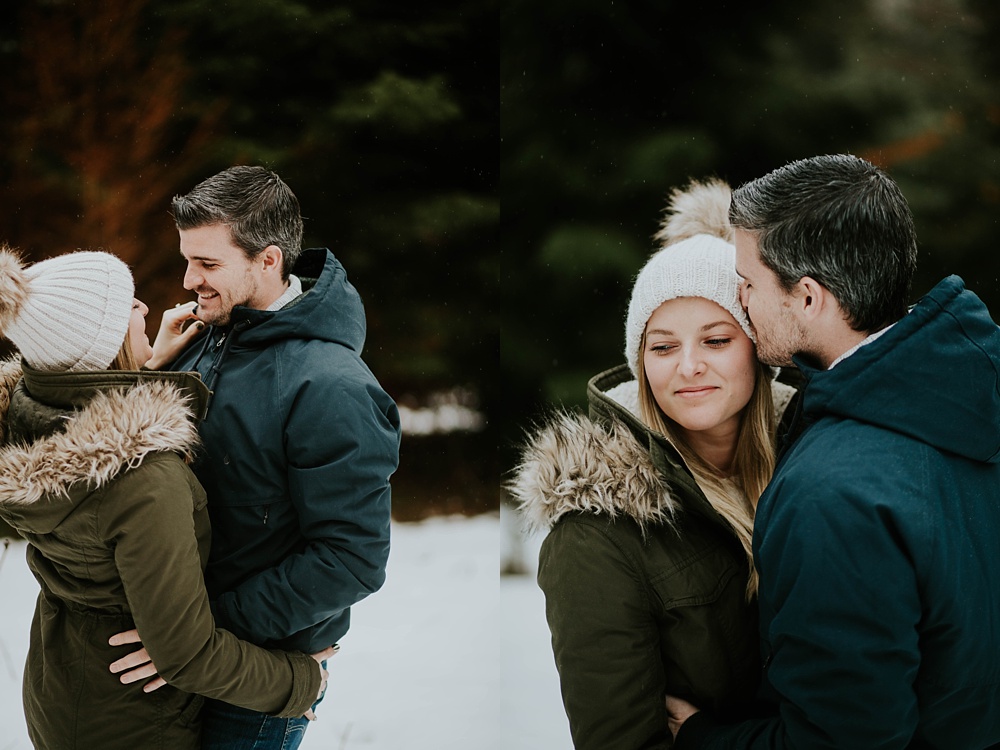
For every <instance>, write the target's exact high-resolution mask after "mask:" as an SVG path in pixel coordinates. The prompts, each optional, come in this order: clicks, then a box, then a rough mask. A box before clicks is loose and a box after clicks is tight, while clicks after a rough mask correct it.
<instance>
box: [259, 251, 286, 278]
mask: <svg viewBox="0 0 1000 750" xmlns="http://www.w3.org/2000/svg"><path fill="white" fill-rule="evenodd" d="M283 257H284V256H283V254H282V252H281V248H280V247H278V246H277V245H268V246H267V247H265V248H264V251H263V252H262V253H261V254H260V255H258V256H257V260H258V262H260V263H262V264H263V271H264V273H277V274H278V275H279V276H280V275H281V261H282V258H283Z"/></svg>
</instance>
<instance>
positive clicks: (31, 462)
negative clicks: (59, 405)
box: [0, 363, 198, 505]
mask: <svg viewBox="0 0 1000 750" xmlns="http://www.w3.org/2000/svg"><path fill="white" fill-rule="evenodd" d="M17 375H18V376H19V375H20V368H19V367H17ZM18 379H19V378H18V377H15V376H14V371H13V368H12V366H11V365H10V363H4V364H3V365H2V366H0V417H2V419H0V431H4V427H5V423H6V420H7V413H8V408H9V406H10V403H11V398H12V394H13V392H14V386H15V385H16V383H17V380H18ZM15 406H16V404H15ZM65 422H66V426H65V429H63V430H57V431H56V432H54V433H52V434H49V435H46V436H45V437H42V438H40V439H38V440H36V441H34V442H32V443H29V444H5V445H3V447H2V448H0V504H6V505H30V504H32V503H36V502H38V501H39V500H41V499H42V498H44V497H46V496H63V497H65V496H67V495H68V494H69V490H70V488H71V487H72V486H73V485H76V484H79V483H87V485H88V486H90V487H91V488H99V487H102V486H104V485H106V484H108V483H109V482H110V481H111V480H112V479H113V478H114V477H115V476H116V475H117V474H118V473H119V472H120V471H122V470H123V469H125V468H134V467H136V466H138V465H139V464H140V463H141V462H142V460H143V458H145V457H146V456H147V455H148V454H150V453H155V452H159V451H171V452H177V453H181V454H185V455H190V453H191V451H192V450H193V449H194V448H195V447H196V446H197V444H198V431H197V427H196V426H195V424H194V422H193V421H192V419H191V410H190V407H189V405H188V401H187V399H186V398H185V397H184V396H183V395H181V391H180V390H179V389H178V387H177V386H176V385H175V384H173V383H171V382H166V381H158V380H149V381H143V382H140V383H138V384H137V385H135V386H133V387H131V388H126V389H117V390H112V391H108V392H102V393H97V394H96V395H95V396H94V397H93V398H92V399H91V400H90V401H89V402H88V403H87V404H86V405H85V406H84V407H83V408H81V409H79V410H77V411H67V412H66V416H65Z"/></svg>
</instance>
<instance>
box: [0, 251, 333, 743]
mask: <svg viewBox="0 0 1000 750" xmlns="http://www.w3.org/2000/svg"><path fill="white" fill-rule="evenodd" d="M133 290H134V285H133V281H132V276H131V274H130V272H129V270H128V267H127V266H125V264H124V263H122V262H121V261H120V260H118V259H117V258H115V257H114V256H112V255H109V254H107V253H98V252H77V253H70V254H68V255H62V256H58V257H56V258H52V259H50V260H46V261H43V262H41V263H37V264H34V265H32V266H28V267H24V266H22V264H21V262H20V260H19V259H18V257H17V256H16V255H15V254H13V253H12V252H10V251H9V250H8V249H7V248H3V249H0V333H2V334H3V335H5V336H6V337H7V338H9V339H10V340H11V341H13V343H14V344H15V345H17V347H18V349H19V350H20V354H21V359H20V362H18V361H17V360H8V361H6V362H3V363H2V364H0V517H2V518H3V519H4V520H5V521H7V522H8V523H9V524H11V525H12V526H13V527H14V528H15V529H17V530H18V532H19V533H21V534H22V535H23V536H24V538H25V539H26V540H27V541H28V547H27V558H28V565H29V566H30V568H31V570H32V572H33V573H34V575H35V577H36V578H37V580H38V582H39V584H40V586H41V592H40V593H39V596H38V601H37V605H36V609H35V616H34V621H33V622H32V626H31V638H30V645H29V650H28V659H27V664H26V666H25V672H24V684H23V697H24V709H25V715H26V719H27V723H28V733H29V736H30V738H31V741H32V743H33V744H34V745H35V747H36V748H39V749H44V748H106V749H113V748H122V749H123V750H124V749H125V748H128V749H129V750H131V748H137V747H146V748H164V749H168V748H169V750H178V749H179V748H181V749H184V748H190V749H191V750H194V749H195V748H197V747H198V746H199V724H198V713H199V709H200V707H201V703H202V700H203V699H202V698H201V696H198V695H192V693H200V694H202V695H207V696H211V697H214V698H219V699H222V700H225V701H228V702H231V703H234V704H237V705H240V706H245V707H248V708H253V709H255V710H258V711H266V712H270V713H275V714H277V715H281V716H302V715H303V714H304V713H305V712H306V711H307V710H308V709H309V707H310V705H311V704H312V703H313V702H314V701H315V700H316V699H317V696H318V695H319V693H320V691H321V689H322V686H323V684H324V683H325V677H326V676H325V673H324V671H323V670H322V668H321V667H320V665H319V664H318V661H320V660H321V659H322V658H323V657H325V656H326V655H328V654H325V653H324V654H319V655H317V656H316V657H315V658H311V657H309V656H307V655H305V654H297V653H286V652H281V651H266V650H264V649H260V648H257V647H255V646H253V645H251V644H249V643H245V642H243V641H240V640H238V639H237V638H236V637H235V636H233V635H232V634H231V633H228V632H226V631H223V630H217V629H215V625H214V621H213V619H212V613H211V609H210V607H209V601H208V596H207V594H206V593H205V587H204V581H203V579H202V566H203V565H204V563H205V561H206V558H207V554H208V542H209V521H208V514H207V509H206V503H205V493H204V491H203V490H202V488H201V486H200V485H199V484H198V482H197V480H195V478H194V475H193V474H192V473H191V471H190V470H189V469H188V467H187V465H186V462H185V461H186V459H187V458H188V457H189V456H190V455H191V453H192V451H194V450H195V448H196V444H197V437H196V436H197V431H196V425H195V424H194V422H193V420H192V416H194V415H198V414H199V413H201V410H202V409H203V407H204V403H205V398H206V396H207V391H206V389H205V387H204V386H203V385H202V384H201V382H200V381H199V380H198V379H197V378H196V377H192V376H191V375H188V374H186V373H153V372H148V371H142V372H140V371H139V370H140V366H141V365H142V364H143V363H144V362H145V361H146V360H147V359H148V358H149V357H150V356H151V354H152V351H151V348H150V345H149V340H148V339H147V338H146V335H145V315H146V313H147V312H148V310H147V308H146V306H145V305H143V304H142V303H141V302H139V301H138V300H136V299H134V298H133ZM133 627H134V628H138V631H139V633H140V634H141V637H142V642H143V644H144V645H145V646H146V648H147V650H148V652H149V654H150V656H151V658H152V659H153V660H154V661H155V663H156V666H157V667H158V669H159V673H160V675H161V676H162V678H163V679H165V680H166V682H167V683H168V685H167V686H166V687H161V688H160V689H158V690H156V691H155V692H144V690H143V688H142V687H141V686H140V685H139V684H132V685H123V684H122V683H121V682H120V681H119V679H118V678H117V677H116V676H115V675H114V674H112V672H111V671H110V669H109V665H111V663H112V662H114V661H115V660H116V659H117V658H118V657H119V656H122V654H121V653H120V652H117V651H116V650H115V649H114V648H112V647H111V646H110V645H109V643H108V640H109V638H110V637H111V636H112V635H113V634H115V633H119V632H121V631H125V630H129V629H130V628H133ZM151 687H152V685H147V686H146V687H145V690H147V691H148V690H150V688H151Z"/></svg>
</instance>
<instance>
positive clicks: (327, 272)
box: [232, 248, 365, 354]
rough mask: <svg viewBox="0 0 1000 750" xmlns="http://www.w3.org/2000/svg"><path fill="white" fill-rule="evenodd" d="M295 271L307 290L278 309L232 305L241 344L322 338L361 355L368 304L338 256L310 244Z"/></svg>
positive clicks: (263, 343)
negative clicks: (365, 307) (349, 279)
mask: <svg viewBox="0 0 1000 750" xmlns="http://www.w3.org/2000/svg"><path fill="white" fill-rule="evenodd" d="M292 273H294V274H295V275H296V276H298V277H299V278H300V279H301V280H302V287H303V291H307V292H308V293H307V294H303V295H301V296H300V297H298V298H297V299H296V300H294V301H292V302H291V303H289V304H288V305H286V306H285V307H283V308H281V310H277V311H267V310H251V309H250V308H247V307H236V308H235V309H234V310H233V316H232V319H233V326H234V328H236V329H237V330H242V332H241V333H240V339H239V345H240V346H247V347H253V348H256V347H264V346H267V345H268V344H269V343H271V342H272V341H277V340H284V339H319V340H321V341H329V342H333V343H336V344H341V345H342V346H346V347H347V348H348V349H351V350H352V351H354V352H356V353H358V354H360V353H361V349H362V347H363V346H364V343H365V309H364V305H363V303H362V302H361V297H360V296H359V295H358V292H357V290H356V289H355V288H354V286H353V285H352V284H351V283H350V282H349V281H348V280H347V272H346V271H345V270H344V267H343V266H342V265H341V263H340V261H338V260H337V259H336V258H335V257H334V255H333V253H331V252H330V251H329V250H327V249H325V248H310V249H307V250H303V251H302V254H301V255H300V256H299V259H298V261H297V262H296V263H295V268H294V269H293V270H292Z"/></svg>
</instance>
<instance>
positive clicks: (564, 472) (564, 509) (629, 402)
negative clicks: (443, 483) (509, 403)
mask: <svg viewBox="0 0 1000 750" xmlns="http://www.w3.org/2000/svg"><path fill="white" fill-rule="evenodd" d="M794 393H795V389H794V388H793V387H791V386H789V385H785V384H784V383H779V382H777V381H772V383H771V395H772V397H773V398H774V405H775V411H776V412H777V415H778V417H779V419H780V417H781V415H782V414H783V413H784V411H785V409H786V408H787V406H788V403H789V401H790V400H791V397H792V396H793V395H794ZM603 394H604V395H605V396H606V397H607V399H609V402H610V403H612V404H613V408H615V409H617V410H620V411H619V413H621V412H624V413H626V414H631V415H632V416H634V417H636V418H637V419H638V414H639V390H638V383H637V382H636V381H635V380H626V381H624V382H621V383H618V384H617V385H615V386H613V387H611V388H609V389H608V390H607V391H604V392H603ZM506 488H507V490H508V491H509V492H510V494H511V495H512V496H513V498H514V500H515V501H516V502H517V504H518V506H519V510H520V511H521V514H522V517H523V518H524V519H525V522H526V523H527V525H528V527H529V528H530V529H532V530H539V529H549V528H551V527H552V526H553V525H554V524H555V522H556V521H558V520H559V519H560V518H561V517H562V516H564V515H566V514H567V513H572V512H580V511H582V512H587V513H604V514H607V515H608V516H610V517H611V518H617V517H619V516H628V517H631V518H632V519H634V520H635V521H636V522H637V523H638V524H639V526H640V527H641V528H642V529H643V531H645V530H646V527H647V526H649V525H650V524H654V523H672V522H673V520H674V518H675V517H676V515H677V513H678V511H679V508H680V504H679V501H678V500H677V499H676V498H675V497H673V496H672V495H671V494H670V490H669V487H668V486H667V484H666V482H665V481H664V477H663V475H662V474H661V472H660V471H659V470H658V469H657V468H656V466H655V465H654V463H653V460H652V458H651V457H650V455H649V451H648V449H647V448H646V446H644V445H643V444H642V443H641V442H640V441H639V440H637V439H636V437H635V436H634V435H633V433H632V432H631V430H630V429H629V428H628V427H627V426H626V425H625V424H623V423H622V422H620V421H618V420H617V418H615V419H613V420H612V421H611V423H610V426H609V427H607V428H604V427H602V426H600V425H598V424H596V423H595V422H593V421H592V420H590V419H588V418H587V417H584V416H582V415H579V414H573V413H569V412H558V413H557V414H556V415H555V416H554V417H553V418H552V419H551V420H549V421H548V423H547V424H545V425H544V426H542V427H540V428H538V429H537V430H536V431H535V432H534V433H533V434H532V435H530V436H529V438H528V441H527V444H526V447H525V448H524V449H523V452H522V454H521V461H520V463H519V464H518V466H517V467H516V468H515V469H514V471H513V478H512V480H511V481H510V482H508V483H507V485H506Z"/></svg>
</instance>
